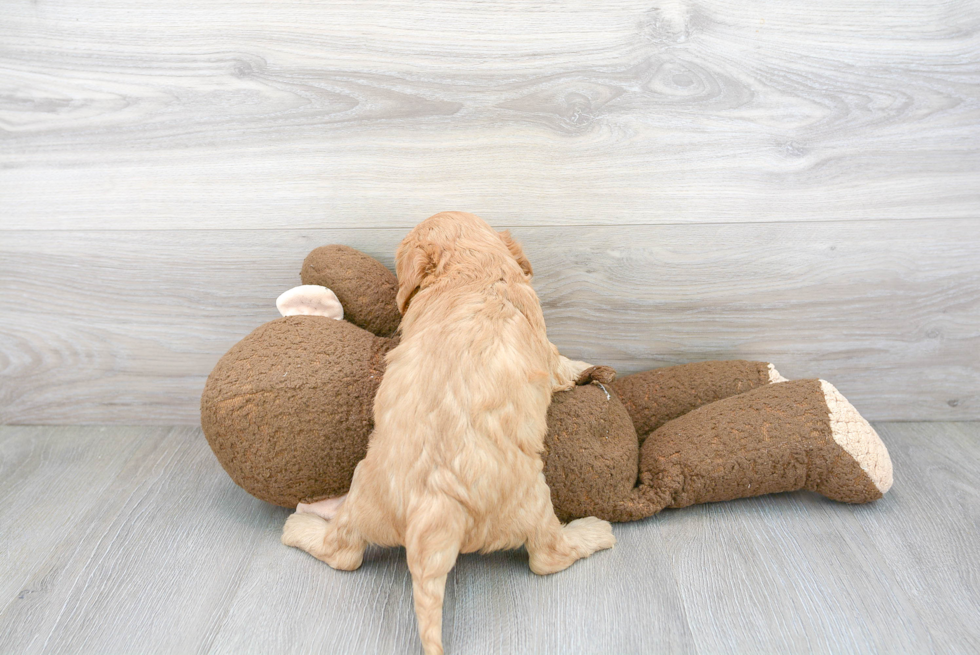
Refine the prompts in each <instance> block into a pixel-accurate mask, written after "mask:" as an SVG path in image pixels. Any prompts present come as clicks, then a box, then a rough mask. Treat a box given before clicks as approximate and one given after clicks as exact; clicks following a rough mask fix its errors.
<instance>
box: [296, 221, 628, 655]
mask: <svg viewBox="0 0 980 655" xmlns="http://www.w3.org/2000/svg"><path fill="white" fill-rule="evenodd" d="M395 265H396V271H397V273H398V285H399V286H398V296H397V301H398V309H399V311H401V313H402V314H403V318H402V323H401V328H400V330H401V335H402V336H401V342H400V344H399V345H398V346H397V347H396V348H395V349H393V350H392V351H391V352H390V353H389V354H388V360H387V368H386V369H385V374H384V378H383V380H382V382H381V386H380V387H379V389H378V393H377V396H376V398H375V401H374V433H373V435H372V437H371V442H370V445H369V447H368V452H367V456H366V457H365V458H364V460H363V461H361V463H360V464H358V466H357V469H356V470H355V471H354V479H353V482H352V483H351V488H350V493H349V494H348V496H347V498H346V500H342V504H340V506H339V508H338V509H336V514H335V516H334V518H333V519H332V520H330V521H327V520H324V519H323V518H322V517H320V516H317V515H316V514H308V513H297V514H293V515H292V516H290V517H289V519H288V520H287V521H286V525H285V528H284V529H283V535H282V542H283V543H284V544H286V545H287V546H295V547H297V548H302V549H303V550H305V551H307V552H308V553H310V554H311V555H313V556H315V557H317V558H319V559H321V560H323V561H324V562H326V563H327V564H329V565H330V566H332V567H333V568H335V569H344V570H352V569H356V568H357V567H359V566H360V565H361V559H362V556H363V554H364V548H365V546H366V545H367V544H368V543H374V544H380V545H383V546H400V545H403V546H405V550H406V555H407V557H408V568H409V570H410V571H411V573H412V586H413V591H414V597H415V612H416V616H417V618H418V625H419V636H420V637H421V639H422V645H423V648H424V650H425V652H426V653H427V654H430V655H432V654H436V653H442V604H443V594H444V592H445V586H446V575H447V574H448V573H449V571H450V570H451V569H452V568H453V566H454V564H455V563H456V557H457V555H458V554H459V553H470V552H474V551H480V552H484V553H486V552H490V551H493V550H500V549H507V548H518V547H520V546H522V545H523V546H526V547H527V552H528V555H529V559H530V565H531V570H532V571H534V572H535V573H538V574H541V575H544V574H547V573H555V572H556V571H561V570H562V569H565V568H567V567H568V566H570V565H571V564H572V563H573V562H575V561H576V560H578V559H580V558H582V557H588V556H589V555H591V554H592V553H594V552H595V551H597V550H601V549H603V548H610V547H612V545H613V544H614V543H615V538H614V537H613V534H612V528H611V527H610V525H609V523H607V522H606V521H601V520H599V519H597V518H592V517H590V518H585V519H579V520H577V521H573V522H571V523H569V524H568V525H566V526H562V525H561V523H560V522H559V521H558V518H557V517H556V516H555V512H554V509H553V507H552V505H551V493H550V491H549V489H548V486H547V484H546V483H545V479H544V475H543V474H542V472H541V471H542V461H541V456H540V453H541V450H542V447H543V444H544V436H545V431H546V430H547V424H546V414H547V410H548V405H549V403H550V402H551V395H552V393H553V392H554V391H557V390H561V389H568V388H571V387H572V386H573V385H574V384H575V381H576V379H577V378H578V376H579V374H580V373H582V372H583V371H584V370H586V369H587V368H590V366H589V365H588V364H586V363H584V362H575V361H571V360H568V359H566V358H565V357H562V356H561V355H559V354H558V350H557V349H556V348H555V347H554V346H553V345H552V344H551V343H550V342H549V341H548V336H547V334H546V332H545V325H544V317H543V315H542V313H541V306H540V304H539V302H538V297H537V295H536V294H535V292H534V290H533V289H532V288H531V284H530V280H531V265H530V263H529V262H528V261H527V259H526V258H525V257H524V253H523V251H522V250H521V247H520V246H519V245H518V244H517V243H516V242H515V241H514V240H513V239H511V237H510V235H509V234H508V233H506V232H502V233H499V234H498V233H497V232H494V231H493V230H492V229H491V228H490V226H489V225H487V224H486V223H485V222H483V220H481V219H480V218H478V217H476V216H473V215H472V214H465V213H461V212H444V213H441V214H436V215H435V216H432V217H431V218H429V219H427V220H425V221H423V222H422V223H420V224H419V225H418V226H416V227H415V229H414V230H412V231H411V233H409V235H408V236H407V237H406V238H405V240H404V241H402V243H401V245H399V247H398V251H397V253H396V257H395Z"/></svg>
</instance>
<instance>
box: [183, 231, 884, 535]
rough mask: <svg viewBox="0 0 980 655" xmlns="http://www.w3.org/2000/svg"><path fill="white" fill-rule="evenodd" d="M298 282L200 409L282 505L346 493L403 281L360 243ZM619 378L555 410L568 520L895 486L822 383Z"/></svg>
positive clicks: (755, 366) (333, 251)
mask: <svg viewBox="0 0 980 655" xmlns="http://www.w3.org/2000/svg"><path fill="white" fill-rule="evenodd" d="M301 278H302V281H303V285H304V286H301V287H296V288H295V289H292V290H290V291H287V292H286V293H284V294H283V295H282V296H280V297H279V300H278V301H277V305H278V306H279V308H280V311H281V312H282V313H283V314H284V315H285V316H284V317H283V318H280V319H277V320H274V321H271V322H269V323H266V324H265V325H263V326H261V327H259V328H258V329H256V330H255V331H254V332H252V333H251V334H250V335H248V336H247V337H245V338H244V339H242V341H240V342H239V343H238V344H236V345H235V346H234V347H232V349H231V350H229V351H228V353H227V354H225V356H224V357H222V358H221V360H220V361H219V362H218V365H217V366H215V368H214V371H213V372H212V373H211V375H210V377H209V378H208V381H207V384H206V385H205V389H204V394H203V396H202V398H201V424H202V426H203V428H204V433H205V435H206V436H207V439H208V442H209V443H210V445H211V448H212V449H213V450H214V453H215V455H216V456H217V457H218V460H219V461H220V462H221V465H222V466H223V467H224V469H225V470H226V471H227V472H228V474H229V475H230V476H231V478H232V479H233V480H234V481H235V482H236V483H237V484H238V485H239V486H241V487H242V488H243V489H245V490H246V491H248V492H249V493H251V494H252V495H254V496H256V497H258V498H260V499H262V500H265V501H268V502H270V503H274V504H276V505H282V506H285V507H295V506H296V505H297V504H298V503H300V502H313V501H318V500H321V499H324V498H332V497H337V496H341V495H343V494H345V493H347V490H348V488H349V487H350V482H351V477H352V476H353V473H354V467H355V466H356V465H357V463H358V462H359V461H360V460H361V459H362V458H363V457H364V454H365V453H366V451H367V444H368V438H369V436H370V434H371V430H372V428H373V418H372V406H373V401H374V395H375V393H376V391H377V389H378V384H379V383H380V381H381V377H382V375H383V374H384V365H385V354H386V353H387V352H388V351H389V350H391V349H392V348H393V347H394V346H395V345H397V339H398V337H397V333H396V330H397V327H398V323H399V320H400V316H399V314H398V310H397V306H396V304H395V293H396V290H397V281H396V279H395V276H394V275H393V274H392V273H391V272H390V271H389V270H388V269H387V268H385V266H384V265H383V264H381V263H380V262H378V261H377V260H375V259H373V258H372V257H369V256H367V255H365V254H363V253H361V252H358V251H356V250H354V249H352V248H348V247H346V246H325V247H322V248H317V249H316V250H314V251H313V252H312V253H310V255H309V256H308V257H307V258H306V261H305V262H304V263H303V270H302V273H301ZM341 319H343V320H341ZM614 377H615V373H614V372H613V371H612V370H611V369H609V368H607V367H602V366H600V367H596V368H595V369H592V370H590V371H586V373H585V374H583V376H582V379H580V380H579V382H580V386H577V387H575V388H574V389H572V390H570V391H564V392H560V393H558V394H556V395H555V396H554V399H553V401H552V404H551V407H550V409H549V410H548V428H549V429H548V435H547V437H546V440H545V451H544V453H543V459H544V462H545V467H544V473H545V477H546V479H547V481H548V485H549V487H550V488H551V494H552V501H553V503H554V506H555V512H556V513H557V515H558V517H559V518H560V519H561V520H563V521H569V520H571V519H574V518H578V517H584V516H597V517H599V518H603V519H606V520H609V521H632V520H636V519H640V518H644V517H647V516H650V515H652V514H655V513H657V512H659V511H660V510H662V509H664V508H665V507H685V506H687V505H692V504H695V503H704V502H712V501H721V500H731V499H734V498H743V497H747V496H757V495H760V494H767V493H774V492H780V491H794V490H798V489H808V490H810V491H815V492H817V493H820V494H823V495H824V496H826V497H828V498H831V499H833V500H837V501H842V502H847V503H865V502H869V501H872V500H876V499H878V498H881V496H882V494H883V493H885V492H886V491H888V489H889V488H890V487H891V484H892V465H891V460H890V459H889V457H888V451H887V450H886V449H885V446H884V444H883V443H882V442H881V439H880V438H879V437H878V435H877V433H875V431H874V429H873V428H872V427H871V425H870V424H869V423H868V422H867V421H866V420H864V419H863V418H862V417H861V415H860V414H858V412H857V411H856V410H855V409H854V407H852V406H851V404H850V403H848V402H847V400H846V399H845V398H844V397H843V396H841V395H840V393H839V392H838V391H837V390H836V389H835V388H834V387H833V386H831V385H830V384H828V383H827V382H824V381H822V380H797V381H793V382H790V381H786V380H785V379H783V378H782V377H781V376H779V374H778V373H777V372H776V371H775V369H774V368H773V366H772V365H771V364H768V363H765V362H747V361H724V362H702V363H696V364H685V365H682V366H673V367H668V368H661V369H655V370H652V371H646V372H643V373H637V374H635V375H630V376H627V377H625V378H622V379H618V380H615V379H614Z"/></svg>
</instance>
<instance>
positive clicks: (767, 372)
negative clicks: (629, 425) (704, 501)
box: [613, 360, 786, 445]
mask: <svg viewBox="0 0 980 655" xmlns="http://www.w3.org/2000/svg"><path fill="white" fill-rule="evenodd" d="M785 380H786V378H784V377H782V376H781V375H779V373H778V372H777V371H776V369H775V368H773V365H772V364H769V363H767V362H749V361H745V360H731V361H721V362H697V363H694V364H682V365H680V366H668V367H666V368H657V369H653V370H652V371H644V372H642V373H635V374H633V375H628V376H626V377H625V378H620V379H619V380H616V381H615V382H614V383H613V388H614V389H615V390H616V393H617V394H619V397H620V399H622V401H623V404H624V405H625V406H626V411H628V412H629V414H630V418H632V419H633V425H635V426H636V432H637V435H638V436H639V438H640V444H641V445H642V444H643V441H644V440H645V439H646V438H647V435H649V434H650V433H651V432H653V431H654V430H656V429H657V428H659V427H660V426H661V425H663V424H664V423H666V422H667V421H670V420H673V419H675V418H677V417H679V416H683V415H684V414H687V413H688V412H690V411H691V410H693V409H696V408H698V407H701V406H702V405H707V404H708V403H713V402H715V401H717V400H721V399H722V398H728V397H730V396H734V395H736V394H740V393H745V392H746V391H751V390H752V389H757V388H759V387H764V386H767V385H769V384H771V383H774V382H784V381H785Z"/></svg>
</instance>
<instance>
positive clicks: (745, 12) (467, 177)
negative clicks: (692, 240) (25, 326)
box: [0, 0, 980, 230]
mask: <svg viewBox="0 0 980 655" xmlns="http://www.w3.org/2000/svg"><path fill="white" fill-rule="evenodd" d="M978 117H980V3H978V2H977V1H976V0H947V1H945V2H925V1H924V0H920V1H916V2H902V3H894V2H886V1H885V0H868V1H867V2H862V3H857V4H855V3H853V2H848V1H845V0H833V1H829V2H823V3H820V4H819V6H814V5H813V4H812V3H809V4H807V5H798V4H795V3H774V2H767V3H736V2H730V1H727V0H724V1H723V0H700V1H698V2H690V1H685V0H681V1H675V0H657V1H652V0H629V1H626V0H615V1H611V2H603V3H600V4H597V3H594V2H586V1H584V0H582V1H575V2H567V3H561V5H555V4H548V3H545V4H541V3H527V2H518V1H510V0H502V1H497V2H486V3H479V4H476V5H475V4H473V3H456V2H450V1H444V2H442V1H440V2H433V1H425V2H414V1H413V2H330V3H305V2H276V3H268V2H241V1H238V0H236V1H235V2H230V1H228V0H218V1H215V2H208V3H205V4H201V3H196V2H190V0H178V1H175V2H167V3H149V2H137V3H133V2H131V1H129V0H127V1H123V0H109V1H108V2H100V3H98V5H97V6H92V4H91V3H78V2H72V1H70V0H55V1H53V2H43V3H36V2H27V1H26V0H6V1H5V2H4V4H3V21H2V22H0V230H2V229H67V228H107V229H132V228H133V227H138V228H140V229H196V228H230V229H238V228H242V227H248V228H268V227H276V228H281V227H300V228H304V229H310V228H321V227H361V226H374V227H399V228H403V229H404V228H408V227H410V226H411V225H412V224H414V223H415V222H416V221H417V220H418V219H419V218H420V217H424V216H426V215H429V214H431V213H433V212H435V211H438V210H441V209H466V210H469V211H474V212H476V213H478V214H481V215H484V216H486V217H487V218H488V219H490V220H491V221H493V222H494V223H497V224H501V225H504V224H506V225H518V226H545V225H598V224H603V225H606V224H608V225H622V224H652V223H701V222H706V221H707V222H746V221H812V220H873V219H886V218H904V219H911V218H916V219H924V218H977V215H978V206H980V120H978Z"/></svg>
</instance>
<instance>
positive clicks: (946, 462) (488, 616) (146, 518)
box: [0, 423, 980, 653]
mask: <svg viewBox="0 0 980 655" xmlns="http://www.w3.org/2000/svg"><path fill="white" fill-rule="evenodd" d="M876 427H877V428H878V429H879V431H880V433H881V435H882V438H883V439H884V440H885V442H886V444H887V445H888V447H889V450H890V452H891V454H892V457H893V460H894V463H895V471H896V476H895V477H896V483H895V487H894V488H893V490H892V491H891V492H890V493H889V494H888V495H887V496H886V497H885V498H884V499H882V500H881V501H879V502H877V503H874V504H872V505H866V506H847V505H841V504H835V503H832V502H829V501H826V500H825V499H823V498H821V497H818V496H815V495H811V494H806V493H794V494H781V495H776V496H768V497H762V498H756V499H746V500H741V501H735V502H730V503H718V504H713V505H705V506H700V507H692V508H687V509H683V510H668V511H666V512H664V513H663V514H661V515H659V516H657V517H654V518H652V519H649V520H646V521H642V522H638V523H632V524H622V525H618V526H616V527H615V531H616V536H617V538H618V539H619V544H618V545H617V547H616V548H615V549H613V550H612V551H607V552H604V553H600V554H597V555H596V556H594V557H592V558H590V559H589V560H586V561H584V562H579V563H577V564H575V565H574V566H573V567H571V568H570V569H568V570H567V571H565V572H563V573H560V574H557V575H554V576H550V577H545V578H539V577H537V576H534V575H533V574H531V573H530V571H529V570H528V568H527V561H526V555H525V554H524V553H523V552H521V551H518V552H502V553H495V554H493V555H490V556H477V555H468V556H464V557H462V558H461V559H460V561H459V563H458V564H457V566H456V568H455V569H454V570H453V572H452V574H451V575H450V579H449V585H448V591H447V602H446V608H445V626H444V636H445V641H446V645H447V652H449V653H505V652H527V653H649V652H664V651H669V652H682V653H687V652H698V653H716V652H779V653H785V652H848V653H852V652H977V651H978V650H980V626H978V621H977V616H978V615H980V564H978V562H980V539H978V538H977V535H978V533H980V465H978V461H980V423H879V424H877V425H876ZM287 514H288V511H287V510H285V509H282V508H277V507H272V506H270V505H266V504H264V503H262V502H260V501H258V500H255V499H253V498H251V497H250V496H248V495H247V494H245V493H244V492H243V491H241V490H240V489H238V488H237V487H236V486H234V484H233V483H232V482H231V481H230V480H229V479H228V477H227V476H226V475H225V474H224V473H223V472H222V471H221V469H220V467H219V466H218V464H217V462H216V461H215V459H214V458H213V456H212V455H211V453H210V451H209V450H208V448H207V445H206V442H205V440H204V438H203V436H202V434H201V432H200V430H199V429H197V428H192V427H178V428H165V427H138V428H137V427H12V426H11V427H2V428H0V652H3V653H37V652H47V653H62V652H85V653H95V652H104V653H110V652H111V653H127V652H140V653H148V652H172V653H192V652H202V653H203V652H236V653H238V652H256V653H275V652H314V651H315V652H330V653H416V652H419V646H418V641H417V636H416V630H415V619H414V615H413V612H412V600H411V584H410V578H409V574H408V570H407V567H406V565H405V561H404V555H403V553H402V552H401V551H399V550H382V549H374V550H371V551H369V554H368V556H367V558H366V560H365V564H364V566H363V567H362V568H361V569H360V570H359V571H357V572H353V573H341V572H337V571H333V570H332V569H330V568H328V567H327V566H326V565H324V564H321V563H320V562H318V561H316V560H314V559H313V558H311V557H310V556H308V555H306V554H305V553H302V552H300V551H297V550H292V549H288V548H285V547H283V546H282V545H280V543H279V531H280V529H281V526H282V523H283V521H284V519H285V517H286V516H287Z"/></svg>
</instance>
